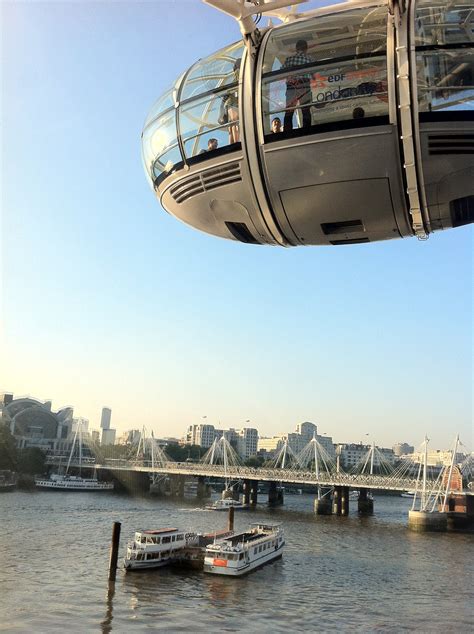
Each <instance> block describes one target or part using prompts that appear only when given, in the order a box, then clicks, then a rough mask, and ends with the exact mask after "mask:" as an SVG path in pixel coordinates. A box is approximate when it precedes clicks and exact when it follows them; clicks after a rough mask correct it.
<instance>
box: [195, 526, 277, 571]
mask: <svg viewBox="0 0 474 634" xmlns="http://www.w3.org/2000/svg"><path fill="white" fill-rule="evenodd" d="M284 545H285V537H284V534H283V529H282V528H281V526H280V524H251V525H250V529H249V530H247V531H245V532H243V533H237V534H235V535H233V536H232V537H228V538H226V539H222V540H216V541H215V542H214V543H213V544H210V545H209V546H207V548H206V553H205V557H204V572H209V573H211V574H215V575H229V576H233V577H239V576H241V575H245V574H247V573H248V572H250V571H251V570H255V569H256V568H260V566H263V565H264V564H266V563H268V562H270V561H273V560H275V559H278V558H280V557H281V556H282V553H283V547H284Z"/></svg>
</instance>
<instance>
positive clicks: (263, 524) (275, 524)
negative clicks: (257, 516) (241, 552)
mask: <svg viewBox="0 0 474 634" xmlns="http://www.w3.org/2000/svg"><path fill="white" fill-rule="evenodd" d="M281 525H282V522H251V524H250V526H257V527H259V528H278V526H281Z"/></svg>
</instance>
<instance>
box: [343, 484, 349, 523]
mask: <svg viewBox="0 0 474 634" xmlns="http://www.w3.org/2000/svg"><path fill="white" fill-rule="evenodd" d="M341 515H344V517H345V516H347V515H349V487H341Z"/></svg>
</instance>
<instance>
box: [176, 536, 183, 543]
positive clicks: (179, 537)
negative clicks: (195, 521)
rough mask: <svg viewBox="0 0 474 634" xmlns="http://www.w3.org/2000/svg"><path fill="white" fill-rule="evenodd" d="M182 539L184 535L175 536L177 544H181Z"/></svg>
mask: <svg viewBox="0 0 474 634" xmlns="http://www.w3.org/2000/svg"><path fill="white" fill-rule="evenodd" d="M183 539H184V535H176V541H177V542H182V541H183Z"/></svg>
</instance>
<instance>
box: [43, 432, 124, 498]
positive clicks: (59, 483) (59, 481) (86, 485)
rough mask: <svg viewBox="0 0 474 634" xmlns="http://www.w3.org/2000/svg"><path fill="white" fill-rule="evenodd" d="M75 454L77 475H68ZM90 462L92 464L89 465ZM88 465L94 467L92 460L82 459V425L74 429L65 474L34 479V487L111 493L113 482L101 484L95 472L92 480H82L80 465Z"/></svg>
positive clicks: (51, 489) (54, 474)
mask: <svg viewBox="0 0 474 634" xmlns="http://www.w3.org/2000/svg"><path fill="white" fill-rule="evenodd" d="M75 453H78V459H79V475H78V476H74V475H70V473H69V468H70V466H71V462H72V460H73V457H74V455H75ZM91 461H92V464H91ZM83 462H84V463H88V466H92V467H93V466H94V462H95V460H94V459H93V458H92V459H91V458H87V457H85V458H83V456H82V424H81V423H79V424H78V425H77V427H76V433H75V434H74V439H73V441H72V445H71V452H70V454H69V460H68V462H67V466H66V472H65V473H64V474H61V473H53V474H52V475H50V477H49V478H35V485H36V488H38V489H49V490H50V491H113V489H114V483H113V482H101V481H99V480H98V479H97V476H96V470H95V469H94V476H93V477H92V478H83V477H82V475H81V469H82V463H83Z"/></svg>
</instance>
